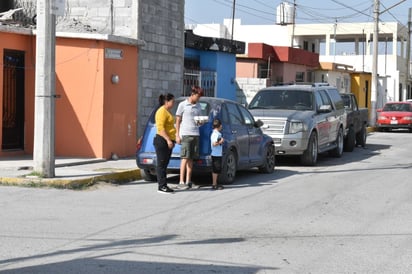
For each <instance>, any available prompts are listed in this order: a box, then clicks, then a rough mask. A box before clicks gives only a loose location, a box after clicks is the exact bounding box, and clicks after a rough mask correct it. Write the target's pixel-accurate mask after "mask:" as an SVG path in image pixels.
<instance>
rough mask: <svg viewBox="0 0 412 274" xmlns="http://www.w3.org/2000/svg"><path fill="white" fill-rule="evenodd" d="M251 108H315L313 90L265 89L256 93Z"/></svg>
mask: <svg viewBox="0 0 412 274" xmlns="http://www.w3.org/2000/svg"><path fill="white" fill-rule="evenodd" d="M248 108H249V109H296V110H311V109H313V96H312V92H309V91H305V90H265V91H261V92H259V93H257V94H256V96H255V97H254V98H253V99H252V101H251V102H250V104H249V107H248Z"/></svg>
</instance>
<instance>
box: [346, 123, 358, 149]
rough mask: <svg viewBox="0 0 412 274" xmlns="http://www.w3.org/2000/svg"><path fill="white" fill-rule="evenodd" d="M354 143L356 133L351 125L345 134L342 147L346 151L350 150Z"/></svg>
mask: <svg viewBox="0 0 412 274" xmlns="http://www.w3.org/2000/svg"><path fill="white" fill-rule="evenodd" d="M355 145H356V134H355V130H354V129H353V127H350V128H349V131H348V135H347V136H346V139H345V143H344V144H343V149H344V150H345V151H347V152H352V151H353V149H354V148H355Z"/></svg>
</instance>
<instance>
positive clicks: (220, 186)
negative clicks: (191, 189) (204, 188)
mask: <svg viewBox="0 0 412 274" xmlns="http://www.w3.org/2000/svg"><path fill="white" fill-rule="evenodd" d="M222 189H224V187H223V186H222V185H217V186H214V185H212V190H222Z"/></svg>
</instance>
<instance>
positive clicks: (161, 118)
mask: <svg viewBox="0 0 412 274" xmlns="http://www.w3.org/2000/svg"><path fill="white" fill-rule="evenodd" d="M155 123H156V127H157V134H159V132H160V131H162V130H163V129H164V130H165V131H166V134H167V135H168V136H169V138H170V140H172V141H175V140H176V128H175V118H174V117H173V115H172V114H171V113H170V112H169V111H168V110H167V109H166V108H165V107H164V106H161V107H160V108H159V109H158V110H157V111H156V114H155Z"/></svg>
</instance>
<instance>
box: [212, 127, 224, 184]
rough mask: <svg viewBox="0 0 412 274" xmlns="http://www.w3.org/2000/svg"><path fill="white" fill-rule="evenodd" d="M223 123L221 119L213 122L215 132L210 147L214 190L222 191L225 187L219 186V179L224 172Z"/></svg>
mask: <svg viewBox="0 0 412 274" xmlns="http://www.w3.org/2000/svg"><path fill="white" fill-rule="evenodd" d="M221 130H222V123H221V122H220V120H219V119H215V120H214V121H213V131H212V135H210V146H211V148H212V153H211V156H212V190H221V189H223V188H224V187H223V186H222V185H218V184H217V177H218V176H219V174H220V173H221V172H222V144H223V142H224V141H225V140H224V139H223V137H222V133H221V132H220V131H221Z"/></svg>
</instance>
